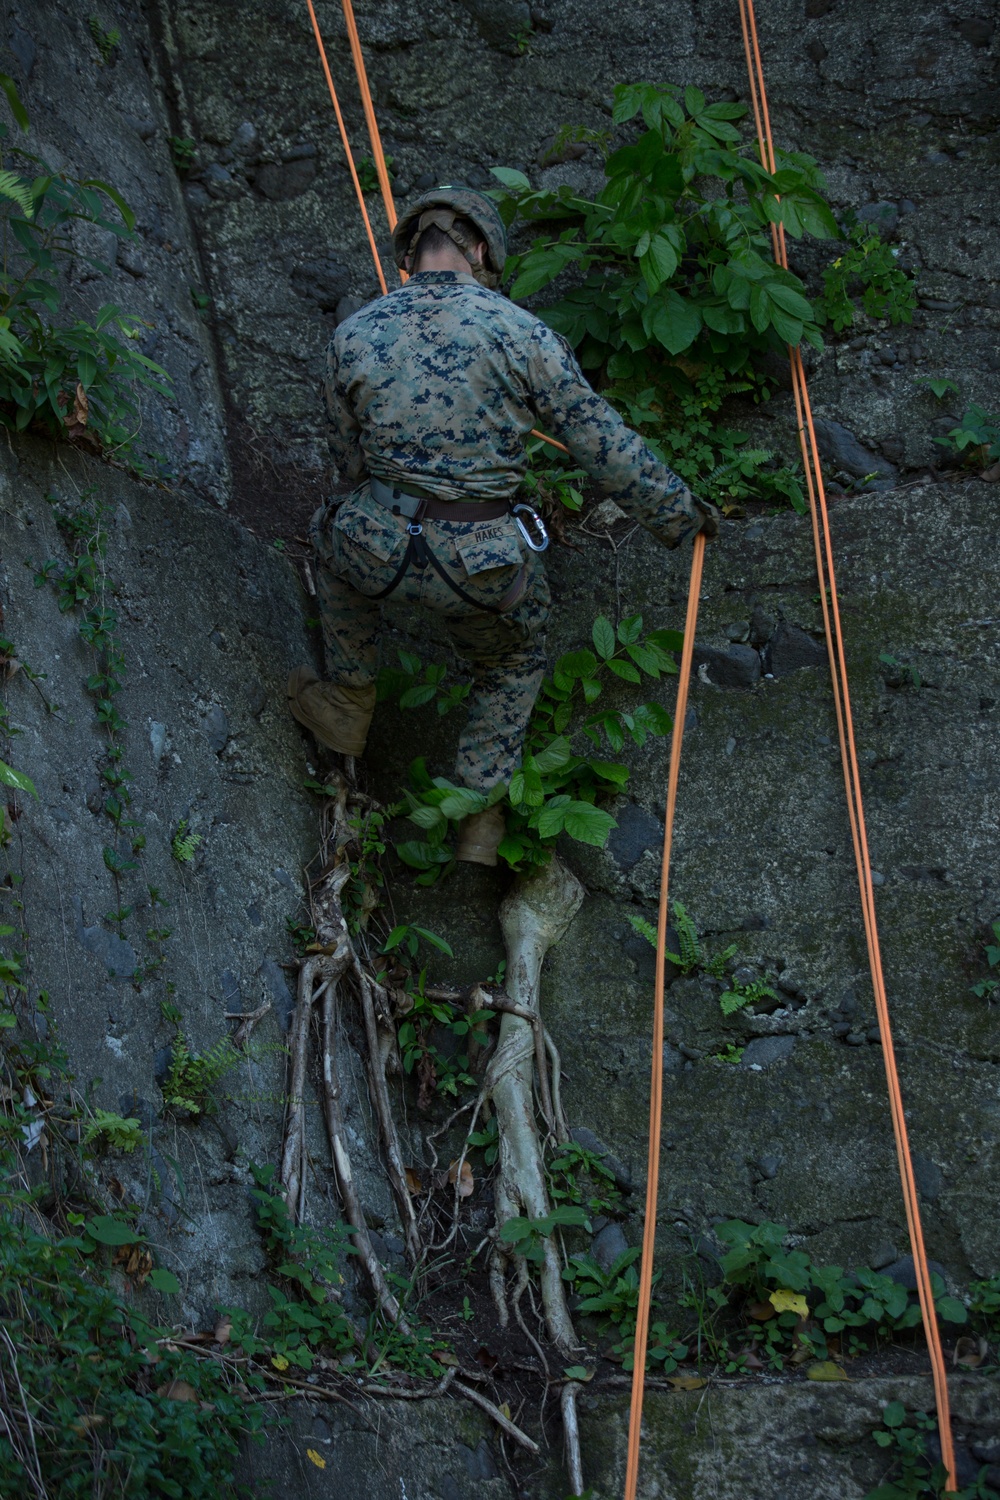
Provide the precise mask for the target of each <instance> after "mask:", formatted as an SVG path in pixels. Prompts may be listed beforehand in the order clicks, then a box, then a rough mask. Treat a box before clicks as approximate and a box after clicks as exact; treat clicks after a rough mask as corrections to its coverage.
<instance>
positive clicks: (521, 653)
mask: <svg viewBox="0 0 1000 1500" xmlns="http://www.w3.org/2000/svg"><path fill="white" fill-rule="evenodd" d="M421 524H422V526H423V529H424V536H425V538H426V540H427V543H428V545H429V546H430V548H431V551H432V552H433V553H434V556H435V557H436V558H437V559H438V561H439V562H440V563H441V565H442V566H443V567H444V568H445V569H446V570H447V572H448V574H449V575H450V576H451V577H452V578H454V579H455V582H456V583H457V584H458V586H459V587H460V588H461V589H462V591H463V593H466V594H468V595H469V596H470V598H471V599H473V600H475V601H476V602H475V603H471V604H470V603H466V602H465V601H463V600H462V599H460V598H459V597H458V595H457V594H455V593H454V592H453V590H452V589H451V588H449V586H448V585H447V583H445V581H444V579H443V578H441V577H440V576H439V575H438V574H437V573H436V572H435V571H434V569H433V568H431V567H429V566H428V567H423V568H416V567H414V566H413V565H412V564H411V566H410V568H409V570H408V571H407V573H406V574H405V576H404V577H403V579H402V581H401V582H400V584H399V586H398V587H397V588H396V589H395V590H394V592H393V594H392V596H391V597H392V598H393V599H394V600H395V599H402V600H406V601H408V602H409V603H412V604H419V605H421V606H422V608H424V609H428V610H431V611H432V612H433V613H434V614H436V615H439V616H441V619H442V621H443V624H444V626H445V629H446V630H447V632H448V635H449V637H450V639H451V643H452V645H453V646H454V647H455V650H456V651H457V652H458V653H459V654H460V655H461V656H463V657H465V658H466V659H467V660H468V662H469V664H470V667H471V671H472V690H471V692H470V694H469V698H468V700H467V702H468V706H469V718H468V722H467V723H466V725H465V728H464V730H463V731H462V735H461V737H460V739H459V743H458V757H457V761H456V765H455V775H456V779H457V781H458V782H459V783H460V784H462V785H464V786H468V787H472V788H474V789H475V790H476V791H481V792H488V791H489V790H490V789H491V788H492V787H494V786H496V785H497V784H498V783H499V782H503V781H509V779H510V777H511V776H512V775H513V773H514V771H515V770H516V769H517V767H518V765H519V763H520V759H521V750H522V746H523V743H524V733H525V729H526V728H527V724H528V718H529V716H530V714H531V710H532V708H533V706H534V703H535V699H536V697H537V696H538V689H539V687H540V686H541V682H542V676H543V674H544V670H545V652H544V650H543V645H542V639H543V627H544V625H545V623H546V621H547V619H548V614H549V603H550V599H549V587H548V582H547V580H546V577H545V570H544V568H543V566H542V562H541V558H540V557H539V556H538V554H537V553H534V552H531V551H530V550H529V549H528V548H526V547H525V545H524V542H523V540H522V538H521V535H520V532H519V530H518V528H517V526H516V524H515V523H514V521H513V518H512V517H510V516H503V517H501V518H500V520H497V521H487V522H484V523H480V522H475V521H471V522H462V521H427V520H425V521H423V522H422V523H421ZM406 526H407V522H406V520H405V519H404V518H403V517H401V516H394V515H393V514H392V513H391V511H389V510H388V509H387V508H386V507H385V506H383V505H380V504H379V503H378V501H376V500H373V499H372V498H371V496H370V494H369V492H368V488H367V486H365V487H364V488H363V489H361V490H357V491H355V493H354V494H353V495H351V496H349V497H348V498H347V499H346V500H344V501H341V502H340V504H339V505H338V504H337V503H336V502H330V503H329V504H328V505H326V506H322V507H321V508H320V509H319V510H318V511H317V512H316V514H315V516H314V517H313V520H312V526H311V531H310V534H311V537H312V540H313V544H314V546H315V548H316V553H317V558H318V561H319V570H318V578H317V585H316V586H317V593H318V597H319V610H320V620H321V623H322V628H323V644H324V648H325V653H326V670H327V676H328V678H329V679H330V680H331V681H333V682H339V683H344V684H349V685H351V686H353V687H364V686H366V685H367V684H369V683H372V682H374V681H375V677H376V673H377V671H378V645H379V616H380V608H379V602H378V601H377V600H373V599H372V598H371V597H370V596H371V595H372V594H376V593H378V591H379V590H380V589H384V588H385V587H386V586H387V584H389V583H390V582H391V580H392V579H393V577H394V576H395V574H396V571H397V569H398V568H399V565H400V563H401V562H402V560H403V554H404V552H405V549H406V544H407V540H408V537H407V531H406ZM522 568H524V580H523V584H524V586H523V590H521V591H520V598H519V600H518V602H517V603H515V604H514V606H513V607H512V608H510V609H506V610H505V612H504V613H503V614H500V615H498V614H492V613H489V612H488V610H487V609H484V608H482V607H479V608H477V604H478V605H479V606H483V605H486V606H489V605H492V606H494V607H496V606H498V605H500V604H501V602H503V603H506V598H505V596H507V597H509V595H510V592H511V588H512V585H513V584H514V581H515V579H516V578H517V577H518V575H519V573H520V570H521V569H522Z"/></svg>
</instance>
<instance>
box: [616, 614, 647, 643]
mask: <svg viewBox="0 0 1000 1500" xmlns="http://www.w3.org/2000/svg"><path fill="white" fill-rule="evenodd" d="M616 633H617V636H618V639H619V640H620V641H621V643H622V645H623V646H634V645H635V643H636V641H637V640H638V639H639V637H640V636H641V635H642V615H626V616H625V618H624V620H619V622H618V630H617V632H616Z"/></svg>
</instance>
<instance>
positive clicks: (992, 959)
mask: <svg viewBox="0 0 1000 1500" xmlns="http://www.w3.org/2000/svg"><path fill="white" fill-rule="evenodd" d="M991 931H992V933H993V942H992V943H984V944H983V951H984V953H985V955H986V962H987V963H988V964H989V966H990V968H991V969H1000V917H998V918H997V920H996V921H995V922H994V923H992V925H991ZM998 984H1000V979H997V978H995V977H994V976H993V975H989V976H988V977H987V978H986V979H979V980H977V981H976V983H975V984H974V985H973V986H972V993H973V994H974V995H978V996H979V998H980V1000H992V999H993V996H994V994H995V992H996V988H997V985H998Z"/></svg>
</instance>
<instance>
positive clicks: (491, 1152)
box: [468, 1115, 500, 1167]
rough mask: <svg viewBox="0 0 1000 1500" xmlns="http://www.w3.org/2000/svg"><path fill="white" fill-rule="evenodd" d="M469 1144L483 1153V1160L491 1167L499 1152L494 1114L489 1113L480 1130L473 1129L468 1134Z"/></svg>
mask: <svg viewBox="0 0 1000 1500" xmlns="http://www.w3.org/2000/svg"><path fill="white" fill-rule="evenodd" d="M468 1143H469V1145H470V1146H471V1147H472V1148H474V1149H476V1150H480V1151H482V1153H483V1162H484V1164H485V1165H486V1166H487V1167H492V1165H493V1163H494V1162H495V1161H496V1159H497V1157H498V1156H499V1154H500V1130H499V1127H498V1126H497V1118H496V1115H490V1117H489V1119H488V1120H487V1121H486V1124H485V1125H484V1126H483V1128H482V1130H474V1131H473V1132H472V1134H471V1135H470V1136H469V1141H468Z"/></svg>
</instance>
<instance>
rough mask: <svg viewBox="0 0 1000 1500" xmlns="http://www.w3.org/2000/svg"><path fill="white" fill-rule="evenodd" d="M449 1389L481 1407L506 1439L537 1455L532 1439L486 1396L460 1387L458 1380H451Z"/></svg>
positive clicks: (464, 1386) (468, 1387)
mask: <svg viewBox="0 0 1000 1500" xmlns="http://www.w3.org/2000/svg"><path fill="white" fill-rule="evenodd" d="M451 1388H452V1390H453V1391H457V1392H458V1394H459V1395H460V1396H464V1397H465V1399H466V1401H471V1402H472V1403H473V1405H475V1406H478V1407H481V1408H482V1410H483V1411H485V1412H489V1414H490V1416H491V1417H492V1418H493V1420H494V1422H495V1423H496V1424H497V1426H498V1427H500V1428H502V1429H503V1431H504V1432H505V1433H506V1434H507V1436H508V1437H512V1438H513V1439H514V1441H515V1443H520V1445H521V1447H522V1448H527V1450H528V1452H529V1453H537V1452H538V1451H539V1448H538V1444H537V1443H536V1442H535V1440H534V1438H530V1437H529V1436H528V1434H527V1433H526V1432H522V1431H521V1429H520V1427H515V1426H514V1423H513V1422H512V1421H511V1420H510V1417H505V1416H504V1414H503V1412H502V1411H501V1410H500V1408H499V1406H494V1404H493V1402H492V1401H490V1400H489V1399H488V1398H487V1397H486V1396H484V1395H482V1394H481V1393H480V1392H479V1391H474V1390H473V1389H472V1387H471V1386H468V1385H462V1383H461V1381H459V1380H453V1381H452V1383H451Z"/></svg>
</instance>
